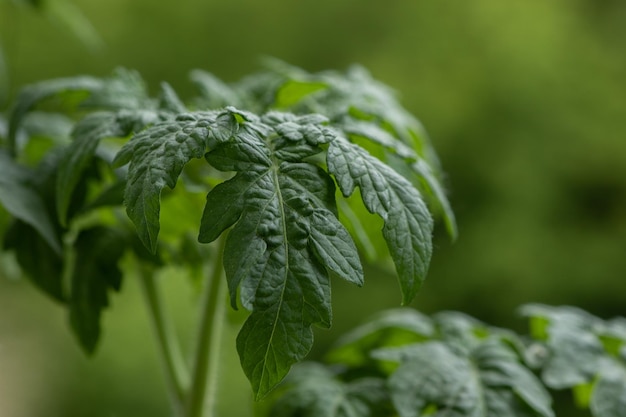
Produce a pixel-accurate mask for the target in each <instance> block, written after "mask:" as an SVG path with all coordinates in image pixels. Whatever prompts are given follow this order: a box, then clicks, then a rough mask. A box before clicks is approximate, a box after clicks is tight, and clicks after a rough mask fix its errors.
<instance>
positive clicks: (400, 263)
mask: <svg viewBox="0 0 626 417" xmlns="http://www.w3.org/2000/svg"><path fill="white" fill-rule="evenodd" d="M327 160H328V169H329V171H330V172H331V173H332V174H333V175H334V176H335V178H336V179H337V183H338V185H339V189H340V190H341V192H342V193H343V195H344V196H346V197H347V196H350V195H351V194H352V193H353V192H354V189H355V188H356V187H357V186H358V187H359V189H360V191H361V196H362V198H363V203H364V204H365V206H366V207H367V209H368V210H369V211H370V212H371V213H375V214H378V215H379V216H380V217H381V218H382V219H383V220H384V221H385V226H384V227H383V236H384V238H385V240H386V242H387V246H388V248H389V252H390V253H391V257H392V258H393V261H394V263H395V265H396V270H397V272H398V279H399V281H400V287H401V289H402V302H403V303H404V304H407V303H409V302H410V301H411V300H412V299H413V298H414V296H415V294H416V293H417V291H418V289H419V287H420V285H421V283H422V281H423V280H424V278H425V277H426V272H427V270H428V264H429V262H430V256H431V253H432V243H431V238H432V229H433V220H432V218H431V216H430V213H429V212H428V208H427V207H426V205H425V204H424V202H423V200H422V198H421V196H420V194H419V192H418V191H417V190H416V189H415V188H414V187H413V185H412V184H411V183H410V182H408V181H407V180H406V179H405V178H404V177H402V176H400V175H399V174H398V173H396V172H395V171H394V170H393V169H391V168H390V167H388V166H387V165H385V164H383V163H382V162H381V161H379V160H378V159H376V158H374V157H372V156H371V155H369V154H368V153H367V152H366V151H365V150H363V149H362V148H360V147H358V146H356V145H354V144H352V143H350V142H348V141H347V140H342V139H340V138H338V139H337V140H334V141H332V142H331V143H330V145H329V148H328V156H327Z"/></svg>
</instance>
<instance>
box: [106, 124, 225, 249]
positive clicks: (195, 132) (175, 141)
mask: <svg viewBox="0 0 626 417" xmlns="http://www.w3.org/2000/svg"><path fill="white" fill-rule="evenodd" d="M216 116H217V117H216ZM223 128H224V126H220V125H219V115H217V114H215V113H189V114H186V115H181V116H179V117H178V118H176V120H172V121H164V122H161V123H157V124H155V125H154V126H152V127H150V128H148V129H146V130H144V131H142V132H141V133H139V134H137V135H135V136H134V137H133V138H132V139H131V140H130V141H129V142H128V143H127V144H126V145H124V147H123V148H122V149H121V150H120V152H119V153H118V154H117V156H116V158H115V161H114V164H117V165H123V164H125V163H127V162H129V161H130V167H129V169H128V177H127V187H126V192H125V204H126V212H127V213H128V216H129V217H130V219H131V220H132V221H133V223H134V224H135V226H136V227H137V233H138V234H139V237H140V239H141V241H142V242H143V243H144V245H146V247H147V248H148V249H149V250H150V251H151V252H152V253H155V251H156V247H157V238H158V234H159V229H160V225H159V213H160V199H161V191H162V190H163V188H164V187H165V186H168V187H169V188H174V187H175V186H176V181H177V179H178V177H179V175H180V173H181V171H182V169H183V167H184V165H185V164H186V163H187V162H189V161H190V160H191V159H193V158H202V157H203V156H204V153H205V152H206V150H207V148H208V146H209V145H210V144H212V143H215V142H216V141H218V140H224V138H228V137H229V134H224V132H223ZM226 128H227V129H231V126H226Z"/></svg>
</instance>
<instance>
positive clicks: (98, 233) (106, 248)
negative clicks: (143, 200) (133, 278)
mask: <svg viewBox="0 0 626 417" xmlns="http://www.w3.org/2000/svg"><path fill="white" fill-rule="evenodd" d="M74 247H75V251H76V256H75V259H76V264H75V266H74V268H73V270H72V277H71V291H70V296H69V310H70V324H71V326H72V329H73V330H74V333H75V334H76V336H77V337H78V340H79V341H80V344H81V346H82V347H83V349H84V350H85V351H86V352H87V353H93V352H94V350H95V348H96V345H97V343H98V340H99V338H100V316H101V313H102V310H103V309H105V308H106V307H108V305H109V296H108V294H109V291H111V290H114V291H119V290H120V288H121V285H122V271H121V270H120V268H119V266H118V265H117V263H118V262H119V260H120V258H121V257H122V255H123V254H124V251H125V249H126V240H125V237H124V236H123V235H120V234H119V232H116V231H115V230H113V229H109V228H106V227H103V226H97V227H94V228H91V229H88V230H83V231H81V232H80V234H79V235H78V238H77V239H76V241H75V243H74Z"/></svg>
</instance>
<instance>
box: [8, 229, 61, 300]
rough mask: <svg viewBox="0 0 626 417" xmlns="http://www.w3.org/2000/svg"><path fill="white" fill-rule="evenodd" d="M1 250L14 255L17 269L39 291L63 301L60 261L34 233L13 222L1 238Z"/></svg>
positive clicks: (39, 236) (41, 238)
mask: <svg viewBox="0 0 626 417" xmlns="http://www.w3.org/2000/svg"><path fill="white" fill-rule="evenodd" d="M4 249H6V250H13V251H15V255H16V259H17V262H18V264H19V266H20V268H21V269H22V271H24V273H25V274H26V276H27V277H28V279H30V280H31V282H32V283H33V284H35V285H36V286H37V287H38V288H39V289H40V290H42V291H43V292H44V293H46V294H47V295H49V296H50V297H52V298H54V299H55V300H57V301H61V302H64V301H65V300H66V295H65V291H64V288H63V259H62V257H61V255H60V253H59V252H56V251H55V250H53V249H52V248H51V247H50V244H49V243H48V242H47V241H46V240H45V239H44V238H43V237H42V236H41V234H40V233H39V232H38V231H37V230H35V229H34V228H33V227H32V226H30V225H29V224H26V223H24V222H22V221H19V220H18V221H15V222H14V223H13V224H12V225H11V226H10V227H9V229H8V230H7V232H6V234H5V236H4Z"/></svg>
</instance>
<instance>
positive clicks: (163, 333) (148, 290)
mask: <svg viewBox="0 0 626 417" xmlns="http://www.w3.org/2000/svg"><path fill="white" fill-rule="evenodd" d="M140 283H141V288H142V291H143V294H144V298H145V301H146V305H147V307H148V313H149V316H150V320H151V322H152V327H153V331H154V334H155V336H156V340H157V345H158V346H159V356H160V357H161V362H162V364H163V369H164V371H165V380H166V384H167V389H168V393H169V397H170V401H171V404H172V408H173V411H174V416H177V417H182V416H184V414H183V412H184V402H185V389H186V385H187V382H188V381H189V375H188V371H187V367H186V366H185V362H184V360H183V356H182V354H181V351H180V347H179V345H178V340H177V338H176V336H175V334H174V331H173V326H172V324H171V322H170V321H169V317H168V315H167V314H166V312H165V308H164V307H165V306H164V304H163V301H162V298H161V294H160V293H159V291H158V288H157V285H156V283H155V277H154V274H153V269H152V268H149V267H147V266H145V265H141V266H140Z"/></svg>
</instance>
